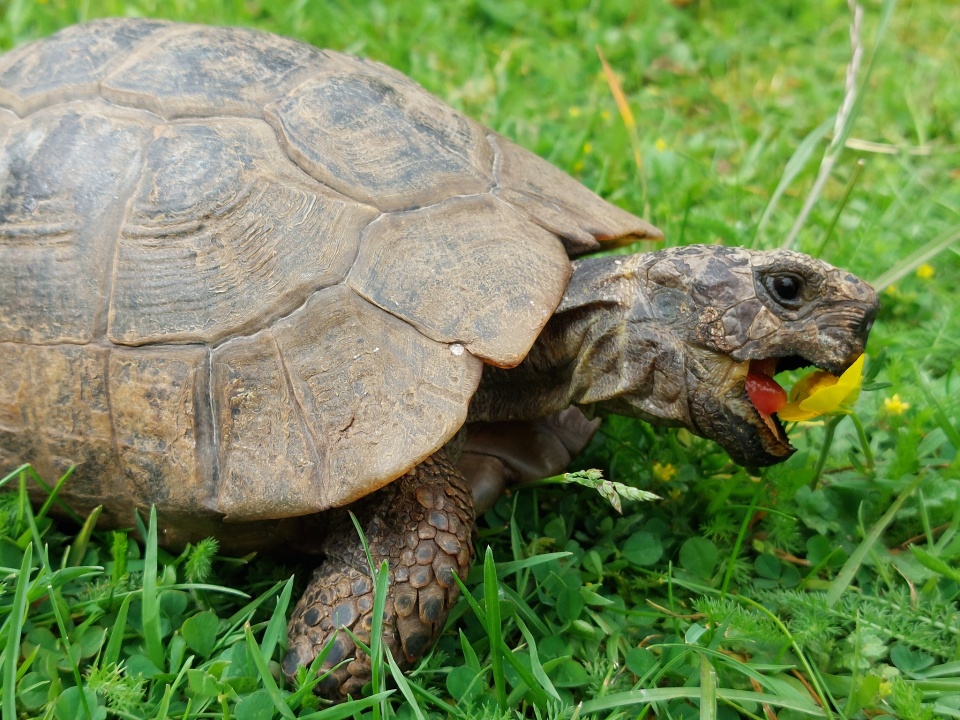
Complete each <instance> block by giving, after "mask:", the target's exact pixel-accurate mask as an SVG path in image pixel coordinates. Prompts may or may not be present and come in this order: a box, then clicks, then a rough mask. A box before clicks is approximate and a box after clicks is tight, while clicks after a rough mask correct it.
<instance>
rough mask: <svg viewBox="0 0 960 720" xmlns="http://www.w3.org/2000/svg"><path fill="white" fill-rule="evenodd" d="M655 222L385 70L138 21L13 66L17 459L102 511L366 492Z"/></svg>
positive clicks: (230, 33) (8, 324) (0, 432)
mask: <svg viewBox="0 0 960 720" xmlns="http://www.w3.org/2000/svg"><path fill="white" fill-rule="evenodd" d="M656 235H657V232H656V231H655V230H654V229H653V228H651V227H650V226H649V225H647V224H646V223H645V222H643V221H642V220H639V219H637V218H635V217H633V216H632V215H629V214H628V213H625V212H623V211H621V210H618V209H616V208H614V207H613V206H611V205H609V204H607V203H606V202H604V201H603V200H601V199H600V198H598V197H597V196H595V195H594V194H592V193H591V192H590V191H588V190H587V189H585V188H584V187H583V186H581V185H580V184H579V183H577V182H575V181H574V180H573V179H571V178H569V177H568V176H566V175H564V174H563V173H562V172H560V171H559V170H557V169H556V168H554V167H552V166H551V165H549V164H548V163H546V162H544V161H543V160H541V159H539V158H537V157H536V156H534V155H532V154H530V153H528V152H526V151H525V150H522V149H521V148H519V147H517V146H516V145H514V144H512V143H510V142H509V141H507V140H505V139H504V138H502V137H499V136H498V135H496V134H495V133H493V132H491V131H489V130H487V129H485V128H483V127H482V126H480V125H478V124H477V123H475V122H473V121H472V120H470V119H469V118H466V117H464V116H463V115H461V114H459V113H457V112H456V111H454V110H452V109H450V108H448V107H446V106H445V105H443V104H442V103H441V102H440V101H438V100H437V99H436V98H434V97H433V96H431V95H430V94H428V93H427V92H425V91H424V90H423V89H422V88H420V87H419V86H418V85H416V84H415V83H413V82H412V81H411V80H409V79H407V78H406V77H404V76H403V75H401V74H399V73H397V72H395V71H393V70H391V69H389V68H387V67H384V66H382V65H379V64H376V63H372V62H367V61H364V60H360V59H357V58H353V57H349V56H346V55H341V54H338V53H335V52H326V51H320V50H317V49H315V48H313V47H310V46H308V45H304V44H302V43H298V42H294V41H291V40H287V39H284V38H280V37H276V36H273V35H268V34H265V33H261V32H256V31H252V30H247V29H241V28H229V29H228V28H209V27H202V26H191V25H178V24H172V23H167V22H162V21H154V20H132V19H126V20H121V19H114V20H105V21H99V22H94V23H90V24H87V25H81V26H77V27H72V28H69V29H67V30H64V31H62V32H60V33H57V34H56V35H54V36H52V37H50V38H48V39H45V40H41V41H38V42H35V43H32V44H29V45H26V46H24V47H21V48H19V49H17V50H15V51H12V52H10V53H8V54H6V55H4V56H2V57H0V267H3V268H4V282H3V283H0V467H11V466H16V465H17V464H18V463H20V462H25V461H29V462H33V463H34V464H35V465H36V466H37V468H38V469H39V470H40V472H41V473H42V474H43V475H46V476H47V477H54V476H57V475H58V474H59V473H62V472H63V471H65V470H66V469H67V468H68V467H69V466H70V465H72V464H74V463H79V464H80V467H79V469H78V471H77V473H76V476H75V477H74V478H73V479H72V480H71V482H70V484H69V493H70V497H71V499H72V500H73V501H74V502H75V503H76V504H78V505H80V506H84V505H92V504H95V503H100V502H105V501H106V503H107V510H106V512H107V513H108V516H109V515H111V514H112V515H113V516H115V517H114V519H115V520H116V521H119V522H129V510H130V508H132V507H133V506H139V507H143V506H145V505H147V504H149V503H157V504H158V506H159V507H160V508H161V509H162V510H164V509H165V510H166V511H167V512H168V513H170V514H171V515H175V516H189V515H190V514H192V513H195V514H204V513H208V514H210V515H211V516H219V515H224V516H227V517H228V518H229V519H235V520H249V519H260V518H282V517H288V516H294V515H302V514H306V513H312V512H315V511H319V510H323V509H326V508H329V507H331V506H336V505H342V504H344V503H346V502H349V501H351V500H353V499H356V498H358V497H362V496H363V495H365V494H367V493H369V492H371V491H372V490H374V489H376V488H378V487H381V486H382V485H384V484H385V483H387V482H389V481H390V480H392V479H394V478H396V477H397V476H399V475H400V474H402V473H403V472H405V471H406V470H407V469H408V468H409V467H411V466H412V465H414V464H416V463H418V462H420V461H421V460H422V459H423V458H425V457H427V456H429V455H430V454H431V453H433V452H434V451H435V450H436V449H437V448H438V447H440V446H442V445H443V444H444V442H446V441H447V440H448V439H449V438H450V437H451V436H452V435H453V434H454V433H455V432H456V431H457V429H458V428H459V427H460V425H461V424H462V423H463V420H464V417H465V414H466V410H467V404H468V402H469V399H470V397H471V395H472V394H473V392H474V390H475V389H476V386H477V383H478V382H479V378H480V372H481V367H482V364H483V362H488V363H492V364H495V365H498V366H502V367H510V366H513V365H515V364H516V363H518V362H519V361H520V360H521V359H522V358H523V357H524V355H525V354H526V353H527V351H528V350H529V348H530V346H531V344H532V343H533V341H534V339H535V338H536V336H537V334H538V333H539V332H540V330H541V329H542V328H543V325H544V323H545V322H546V320H547V318H548V317H549V316H550V314H551V313H552V312H553V310H554V308H555V307H556V305H557V303H558V302H559V300H560V298H561V295H562V293H563V291H564V288H565V286H566V282H567V279H568V277H569V273H570V265H569V262H568V255H570V254H575V253H579V252H583V251H586V250H590V249H595V248H597V247H599V246H598V244H597V240H598V239H607V238H618V237H630V236H636V237H644V236H656Z"/></svg>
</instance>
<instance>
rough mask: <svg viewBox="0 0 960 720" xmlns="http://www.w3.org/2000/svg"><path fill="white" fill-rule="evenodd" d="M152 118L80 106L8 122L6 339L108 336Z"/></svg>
mask: <svg viewBox="0 0 960 720" xmlns="http://www.w3.org/2000/svg"><path fill="white" fill-rule="evenodd" d="M152 129H153V128H152V126H151V120H150V116H148V115H146V114H145V113H140V112H137V111H129V110H122V109H119V108H110V107H109V106H108V105H107V104H106V103H103V102H101V101H93V102H90V103H74V104H71V105H65V106H60V107H57V108H51V109H50V110H44V111H41V112H40V113H37V114H36V115H34V116H32V117H30V118H28V119H27V120H23V121H20V122H17V123H14V124H12V125H11V126H10V128H9V130H8V132H7V133H6V137H5V139H4V140H3V142H2V144H0V267H2V268H3V273H4V279H3V282H2V283H0V308H3V311H2V312H0V341H5V340H7V341H9V340H13V341H17V342H32V343H56V342H90V341H91V340H93V339H94V338H95V337H97V336H98V335H100V334H101V332H102V327H101V326H102V324H103V322H104V318H105V313H106V305H105V302H104V298H105V297H106V296H107V294H108V292H109V290H108V287H109V285H108V284H109V277H108V276H109V273H110V267H111V265H112V262H113V245H114V242H115V240H114V238H116V234H117V232H118V230H119V227H120V223H121V221H122V218H123V210H124V202H125V201H126V199H127V197H128V195H129V188H130V187H131V186H132V185H133V184H134V182H135V180H136V177H137V174H138V173H139V172H140V168H141V166H142V162H143V154H144V150H145V148H146V145H147V142H148V141H149V137H150V134H151V132H152Z"/></svg>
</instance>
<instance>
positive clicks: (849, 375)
mask: <svg viewBox="0 0 960 720" xmlns="http://www.w3.org/2000/svg"><path fill="white" fill-rule="evenodd" d="M865 357H866V356H865V355H861V356H860V357H858V358H857V359H856V360H855V361H854V363H853V364H852V365H851V366H850V367H848V368H847V369H846V371H845V372H844V373H843V375H841V376H840V377H837V376H836V375H831V374H830V373H828V372H825V371H823V370H817V371H816V372H812V373H810V374H809V375H806V376H805V377H802V378H800V380H799V381H797V384H796V385H794V386H793V390H791V391H790V402H788V403H787V404H786V405H784V406H783V408H781V409H780V410H779V411H778V412H777V417H779V418H780V419H781V420H785V421H786V422H798V421H800V420H810V419H812V418H815V417H819V416H820V415H826V414H830V415H836V414H846V413H849V412H850V409H851V408H852V407H853V404H854V403H855V402H856V401H857V398H858V397H859V395H860V385H861V384H863V362H864V358H865Z"/></svg>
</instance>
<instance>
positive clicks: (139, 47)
mask: <svg viewBox="0 0 960 720" xmlns="http://www.w3.org/2000/svg"><path fill="white" fill-rule="evenodd" d="M202 27H203V26H202V25H190V24H178V23H170V26H169V27H167V28H165V29H163V30H158V31H157V32H155V33H151V34H150V35H148V36H147V37H146V38H143V39H142V40H140V42H138V43H137V44H136V45H135V46H134V47H132V48H131V49H130V51H129V52H128V53H121V54H120V57H119V58H118V59H117V60H116V61H115V62H114V63H111V64H110V66H109V69H108V70H107V71H106V72H104V74H103V77H101V78H100V80H99V82H98V83H97V94H98V95H99V96H100V97H101V98H103V99H104V100H105V101H107V102H110V103H114V104H116V105H119V106H121V107H125V108H130V109H132V110H145V111H147V112H152V113H155V114H157V115H159V116H160V117H162V118H163V119H164V120H170V119H171V118H169V117H168V116H167V115H166V114H165V113H163V112H160V110H162V109H163V108H162V107H150V108H144V107H140V106H138V105H135V104H131V103H129V102H124V101H123V100H121V99H120V97H115V96H114V94H113V93H104V84H105V83H108V82H109V81H110V80H112V79H113V78H114V77H115V76H117V75H120V74H121V73H122V72H123V71H124V70H126V69H127V68H129V67H131V66H133V65H135V64H136V63H137V62H141V61H146V60H147V58H148V57H149V55H150V53H151V51H153V50H154V49H155V48H156V47H157V46H159V45H160V44H162V43H163V42H164V41H165V40H166V39H167V38H169V37H172V36H175V35H178V34H184V33H186V32H189V33H196V32H197V31H198V30H199V29H201V28H202ZM141 55H142V57H141Z"/></svg>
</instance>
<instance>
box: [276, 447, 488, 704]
mask: <svg viewBox="0 0 960 720" xmlns="http://www.w3.org/2000/svg"><path fill="white" fill-rule="evenodd" d="M348 509H349V510H352V511H353V512H354V513H355V514H356V516H357V519H358V520H359V521H360V526H361V527H362V528H363V531H364V535H365V536H366V538H367V542H368V543H369V546H370V554H371V556H372V558H373V563H374V566H376V567H379V565H380V563H381V562H382V561H383V560H387V561H388V562H389V564H390V586H389V590H388V592H387V602H386V608H385V611H384V623H383V640H384V642H385V643H386V645H387V647H388V648H390V651H391V652H392V653H393V656H394V658H395V659H396V660H397V663H398V664H399V665H400V667H402V668H406V667H409V666H410V665H412V664H413V663H414V662H415V661H416V660H417V659H419V658H420V657H422V656H423V655H424V654H425V653H426V651H427V650H428V649H429V648H430V646H431V645H432V644H433V642H434V641H435V640H436V639H437V635H438V634H439V633H440V629H441V628H442V627H443V623H444V620H446V617H447V613H448V612H449V611H450V608H452V607H453V604H454V602H455V601H456V599H457V596H458V595H459V588H458V587H457V584H456V582H455V581H454V579H453V575H454V573H456V574H457V575H459V576H460V578H461V579H462V578H465V577H466V575H467V571H468V570H469V569H470V564H471V563H472V561H473V544H472V542H471V535H472V534H473V529H474V526H475V522H476V521H475V518H474V513H473V499H472V497H471V494H470V489H469V488H468V487H467V485H466V482H465V481H464V479H463V476H462V475H461V474H460V473H459V472H458V471H457V470H456V469H455V468H454V467H453V465H451V464H450V462H449V461H448V460H447V459H446V457H445V456H444V454H443V452H438V453H436V454H435V455H433V456H432V457H430V458H428V459H427V460H426V461H424V462H422V463H421V464H420V465H417V466H416V467H415V468H413V469H412V470H410V471H409V472H408V473H407V474H406V475H404V476H403V477H401V478H399V479H397V480H395V481H394V482H392V483H390V484H389V485H388V486H386V487H385V488H383V489H381V490H379V491H377V492H376V493H373V494H372V495H370V496H369V497H366V498H364V499H362V500H360V501H358V502H356V503H354V504H353V505H351V506H350V507H349V508H348ZM328 515H329V516H330V526H329V531H328V532H327V534H326V537H325V540H324V543H323V548H322V549H323V552H324V554H325V556H326V559H325V560H324V561H323V563H322V564H321V565H320V567H319V568H317V570H316V571H314V574H313V578H312V580H311V581H310V585H309V586H308V587H307V589H306V591H305V592H304V594H303V597H301V598H300V602H299V603H297V607H296V609H295V610H294V611H293V616H292V617H291V619H290V624H289V626H288V628H287V632H288V636H289V650H288V651H287V654H286V656H285V657H284V659H283V672H284V673H285V674H286V675H287V676H288V677H292V676H293V675H294V674H295V673H296V670H297V666H298V665H309V664H310V662H311V661H312V660H313V658H315V657H316V656H317V654H319V652H320V651H321V650H322V649H323V648H324V646H325V645H326V643H327V642H328V641H329V639H330V638H331V637H332V636H334V635H336V640H335V641H334V646H333V648H332V649H331V651H330V654H329V655H328V656H327V659H326V661H325V662H324V666H323V667H324V670H327V669H329V668H331V667H333V666H335V665H337V664H338V663H340V662H341V661H342V660H344V659H345V658H350V657H352V658H353V660H351V661H350V662H348V663H345V664H344V665H342V666H341V667H339V668H338V669H337V670H335V671H334V672H333V673H331V674H330V675H329V676H328V677H327V678H326V679H325V680H324V681H323V682H322V683H321V684H320V686H319V687H318V690H319V692H320V694H322V695H324V696H326V697H329V698H331V699H335V700H343V699H345V698H346V696H348V695H353V696H354V697H356V696H357V695H359V693H360V689H361V688H362V687H363V685H364V684H365V683H367V682H369V681H370V658H369V656H368V655H367V654H366V653H364V652H363V651H362V650H359V649H358V648H356V647H355V646H354V642H353V640H352V639H351V638H350V636H349V635H348V634H347V633H346V632H344V631H343V630H342V629H341V628H349V629H350V631H351V632H353V634H354V635H356V636H357V638H359V639H360V640H361V641H362V642H364V643H367V644H369V642H370V630H371V628H372V625H373V581H372V580H371V578H370V573H369V569H368V566H367V558H366V555H365V553H364V551H363V546H362V545H361V543H360V538H359V537H358V536H357V532H356V529H355V528H354V526H353V523H352V522H351V520H350V517H349V515H348V514H347V512H346V509H343V510H337V511H332V512H330V513H328ZM324 517H326V516H324Z"/></svg>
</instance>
